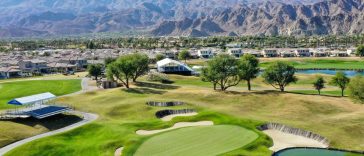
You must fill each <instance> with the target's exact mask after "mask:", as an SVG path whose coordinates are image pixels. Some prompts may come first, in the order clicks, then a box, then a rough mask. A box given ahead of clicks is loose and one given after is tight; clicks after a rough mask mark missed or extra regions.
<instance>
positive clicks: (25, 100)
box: [8, 92, 56, 105]
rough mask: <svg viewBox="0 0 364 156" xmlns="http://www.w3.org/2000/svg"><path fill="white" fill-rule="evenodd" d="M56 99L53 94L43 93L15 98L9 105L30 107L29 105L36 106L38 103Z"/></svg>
mask: <svg viewBox="0 0 364 156" xmlns="http://www.w3.org/2000/svg"><path fill="white" fill-rule="evenodd" d="M54 98H56V96H55V95H53V94H52V93H49V92H48V93H42V94H37V95H31V96H26V97H21V98H15V99H13V100H10V101H9V102H8V104H9V105H28V104H34V103H36V102H40V101H45V100H50V99H54Z"/></svg>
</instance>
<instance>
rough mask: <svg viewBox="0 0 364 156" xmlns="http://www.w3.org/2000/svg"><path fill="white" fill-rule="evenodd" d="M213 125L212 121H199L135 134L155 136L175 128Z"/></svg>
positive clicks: (140, 131) (179, 123)
mask: <svg viewBox="0 0 364 156" xmlns="http://www.w3.org/2000/svg"><path fill="white" fill-rule="evenodd" d="M211 125H214V123H213V122H212V121H199V122H178V123H176V124H174V125H173V126H172V127H170V128H166V129H160V130H150V131H148V130H138V131H136V134H138V135H152V134H157V133H160V132H165V131H169V130H173V129H177V128H182V127H192V126H211Z"/></svg>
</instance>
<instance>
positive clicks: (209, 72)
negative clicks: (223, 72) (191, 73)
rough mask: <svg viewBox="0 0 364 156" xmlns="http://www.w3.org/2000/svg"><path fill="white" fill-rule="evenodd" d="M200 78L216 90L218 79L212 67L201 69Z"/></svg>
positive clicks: (216, 72)
mask: <svg viewBox="0 0 364 156" xmlns="http://www.w3.org/2000/svg"><path fill="white" fill-rule="evenodd" d="M201 78H202V81H205V82H211V83H212V85H213V87H214V90H216V85H217V83H218V81H219V77H218V71H216V70H214V69H213V66H207V67H205V68H202V70H201Z"/></svg>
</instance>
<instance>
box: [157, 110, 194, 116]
mask: <svg viewBox="0 0 364 156" xmlns="http://www.w3.org/2000/svg"><path fill="white" fill-rule="evenodd" d="M195 112H196V111H195V110H193V109H180V110H161V111H158V112H157V113H155V116H156V117H157V118H163V117H165V116H168V115H174V114H187V113H195Z"/></svg>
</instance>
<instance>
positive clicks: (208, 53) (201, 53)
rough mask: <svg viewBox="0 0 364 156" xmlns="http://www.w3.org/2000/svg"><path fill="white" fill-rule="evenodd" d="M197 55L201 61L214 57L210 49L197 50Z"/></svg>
mask: <svg viewBox="0 0 364 156" xmlns="http://www.w3.org/2000/svg"><path fill="white" fill-rule="evenodd" d="M197 55H198V56H199V57H200V58H203V59H208V58H212V57H214V53H213V51H212V49H210V48H209V49H200V50H198V51H197Z"/></svg>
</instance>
